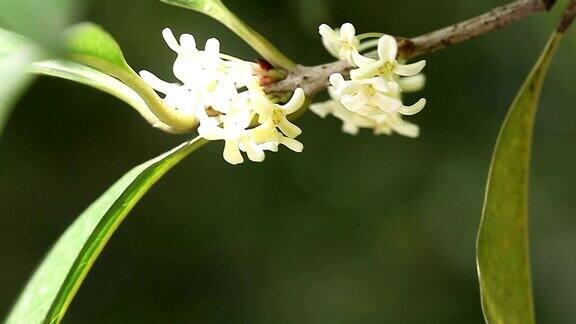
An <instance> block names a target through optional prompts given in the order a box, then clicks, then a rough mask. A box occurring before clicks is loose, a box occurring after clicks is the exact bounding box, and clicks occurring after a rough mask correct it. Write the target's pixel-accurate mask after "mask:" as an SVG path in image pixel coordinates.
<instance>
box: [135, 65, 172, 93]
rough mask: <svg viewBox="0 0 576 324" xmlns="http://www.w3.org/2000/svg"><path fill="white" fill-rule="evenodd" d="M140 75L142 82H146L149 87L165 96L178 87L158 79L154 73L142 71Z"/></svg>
mask: <svg viewBox="0 0 576 324" xmlns="http://www.w3.org/2000/svg"><path fill="white" fill-rule="evenodd" d="M139 74H140V77H141V78H142V80H144V82H145V83H146V84H147V85H149V86H150V87H151V88H153V89H154V90H156V91H158V92H161V93H163V94H167V93H168V92H170V91H171V90H173V89H174V87H175V86H177V85H176V84H172V83H169V82H166V81H164V80H162V79H160V78H159V77H157V76H156V75H154V74H153V73H151V72H148V71H146V70H142V71H140V73H139Z"/></svg>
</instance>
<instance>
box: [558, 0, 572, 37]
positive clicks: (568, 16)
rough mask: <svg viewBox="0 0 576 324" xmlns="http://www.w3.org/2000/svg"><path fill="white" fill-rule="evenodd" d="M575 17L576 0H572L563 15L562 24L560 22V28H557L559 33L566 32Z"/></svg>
mask: <svg viewBox="0 0 576 324" xmlns="http://www.w3.org/2000/svg"><path fill="white" fill-rule="evenodd" d="M575 17H576V0H572V1H571V2H570V3H569V4H568V6H567V7H566V10H564V15H563V16H562V20H561V21H560V24H558V28H556V30H557V31H558V32H559V33H564V32H566V30H568V28H569V27H570V25H571V24H572V22H574V18H575Z"/></svg>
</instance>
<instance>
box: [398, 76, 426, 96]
mask: <svg viewBox="0 0 576 324" xmlns="http://www.w3.org/2000/svg"><path fill="white" fill-rule="evenodd" d="M398 84H399V85H400V88H402V91H403V92H416V91H420V90H422V88H424V85H425V84H426V76H424V74H422V73H420V74H416V75H414V76H411V77H405V78H400V80H398Z"/></svg>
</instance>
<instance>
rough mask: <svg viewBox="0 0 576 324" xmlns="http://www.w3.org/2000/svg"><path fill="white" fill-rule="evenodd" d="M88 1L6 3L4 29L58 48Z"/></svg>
mask: <svg viewBox="0 0 576 324" xmlns="http://www.w3.org/2000/svg"><path fill="white" fill-rule="evenodd" d="M82 2H85V1H84V0H50V1H45V0H2V1H0V27H2V28H4V29H7V30H10V31H13V32H15V33H18V34H21V35H24V36H26V37H29V38H30V39H32V40H34V42H36V43H38V44H41V45H42V46H43V47H46V48H55V47H56V46H57V45H58V43H59V40H60V37H61V34H62V31H63V30H64V29H65V28H66V27H68V26H69V25H70V23H71V22H72V20H73V19H74V17H76V16H77V15H78V13H79V12H80V11H81V9H80V8H79V7H80V6H81V5H82V4H81V3H82Z"/></svg>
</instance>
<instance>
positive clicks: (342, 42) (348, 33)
mask: <svg viewBox="0 0 576 324" xmlns="http://www.w3.org/2000/svg"><path fill="white" fill-rule="evenodd" d="M318 30H319V32H320V35H321V36H322V43H323V44H324V47H325V48H326V50H328V52H329V53H330V54H332V56H334V57H335V58H337V59H340V60H347V61H348V62H350V63H351V64H353V61H352V57H353V55H354V53H357V52H358V46H360V41H359V40H358V38H357V37H356V30H355V28H354V26H353V25H352V24H350V23H345V24H343V25H342V27H340V29H336V30H333V29H332V28H330V26H328V25H326V24H322V25H320V27H319V28H318Z"/></svg>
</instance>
